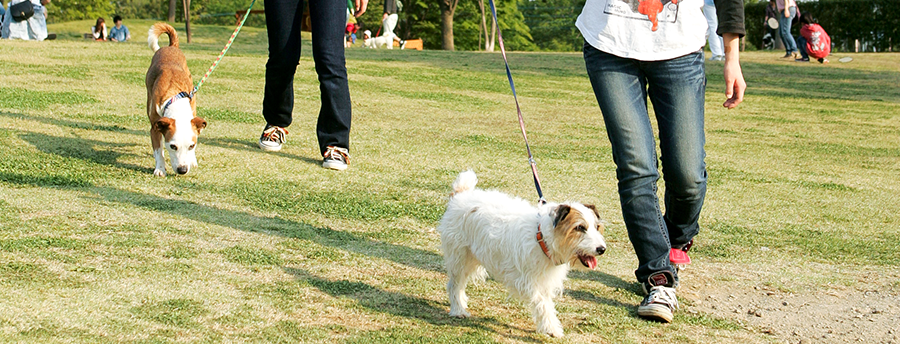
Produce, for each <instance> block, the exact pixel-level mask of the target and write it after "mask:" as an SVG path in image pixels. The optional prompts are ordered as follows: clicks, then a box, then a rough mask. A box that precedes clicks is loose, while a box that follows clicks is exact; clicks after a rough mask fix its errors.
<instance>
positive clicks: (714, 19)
mask: <svg viewBox="0 0 900 344" xmlns="http://www.w3.org/2000/svg"><path fill="white" fill-rule="evenodd" d="M704 1H705V2H704V3H703V15H704V16H706V24H707V26H709V29H707V30H706V37H707V40H708V41H709V51H710V52H711V53H712V56H711V57H710V58H709V60H710V61H725V46H724V45H725V43H724V41H723V40H722V36H719V35H718V34H716V28H718V27H719V17H718V16H716V3H715V1H714V0H704Z"/></svg>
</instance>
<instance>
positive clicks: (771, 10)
mask: <svg viewBox="0 0 900 344" xmlns="http://www.w3.org/2000/svg"><path fill="white" fill-rule="evenodd" d="M769 19H775V22H776V23H777V22H778V5H777V4H775V0H769V5H767V6H766V18H765V19H764V21H763V25H765V27H766V33H767V34H769V36H770V37H772V39H774V38H775V28H773V27H772V26H771V25H769ZM776 27H777V25H776Z"/></svg>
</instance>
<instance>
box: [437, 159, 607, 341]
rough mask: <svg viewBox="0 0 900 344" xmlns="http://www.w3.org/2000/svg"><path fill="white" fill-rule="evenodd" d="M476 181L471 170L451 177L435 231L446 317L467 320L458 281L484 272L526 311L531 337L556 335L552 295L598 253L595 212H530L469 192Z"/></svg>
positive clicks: (550, 208) (577, 207)
mask: <svg viewBox="0 0 900 344" xmlns="http://www.w3.org/2000/svg"><path fill="white" fill-rule="evenodd" d="M477 182H478V178H477V177H476V176H475V172H472V171H465V172H463V173H460V174H459V177H457V179H456V181H454V182H453V193H452V194H451V195H450V202H449V203H448V204H447V212H445V213H444V217H443V218H442V219H441V222H440V224H439V225H438V230H439V231H440V233H441V250H442V251H443V252H444V265H445V266H446V268H447V275H448V277H449V278H450V281H449V282H447V293H448V294H449V297H450V315H451V316H455V317H461V318H465V317H469V316H471V315H470V314H469V312H467V311H466V308H467V302H468V297H466V291H465V289H466V283H467V282H468V280H469V279H472V280H473V281H483V280H484V279H485V278H486V277H487V275H488V274H490V275H491V277H493V278H494V279H495V280H497V281H498V282H500V283H503V285H505V286H506V288H507V289H509V291H510V293H511V294H512V295H513V296H516V297H518V298H520V299H522V300H524V301H526V302H528V303H529V304H530V305H531V306H532V307H533V316H534V322H535V326H536V328H537V331H538V332H539V333H545V334H548V335H550V336H552V337H562V335H563V329H562V325H561V324H560V322H559V319H558V318H557V317H556V308H555V307H554V305H553V297H555V296H557V295H559V294H561V293H562V291H563V281H565V280H566V274H568V272H569V268H570V266H571V264H575V262H580V263H581V264H582V265H584V266H586V267H588V268H591V269H593V268H595V267H596V266H597V256H599V255H601V254H603V252H605V251H606V242H605V241H604V240H603V235H602V234H601V230H603V226H602V224H600V221H599V216H598V215H597V211H596V208H594V206H593V205H582V204H580V203H574V202H573V203H564V204H555V203H547V204H543V205H540V206H538V207H534V206H532V205H531V204H529V203H528V202H527V201H525V200H523V199H520V198H513V197H510V196H507V195H505V194H503V193H501V192H499V191H485V190H481V189H476V188H475V184H476V183H477ZM541 239H543V240H541Z"/></svg>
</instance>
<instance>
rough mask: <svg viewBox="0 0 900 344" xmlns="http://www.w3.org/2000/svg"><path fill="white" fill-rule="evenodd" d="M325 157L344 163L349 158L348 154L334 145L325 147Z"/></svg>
mask: <svg viewBox="0 0 900 344" xmlns="http://www.w3.org/2000/svg"><path fill="white" fill-rule="evenodd" d="M325 159H334V160H340V161H343V162H344V163H346V162H347V161H348V160H350V155H348V154H347V153H346V152H344V150H343V149H340V148H338V147H335V146H328V148H325Z"/></svg>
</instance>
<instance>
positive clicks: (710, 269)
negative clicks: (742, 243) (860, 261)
mask: <svg viewBox="0 0 900 344" xmlns="http://www.w3.org/2000/svg"><path fill="white" fill-rule="evenodd" d="M681 276H682V279H683V280H682V281H683V283H682V285H683V286H685V288H680V289H681V290H679V297H680V298H683V299H684V300H685V301H686V302H685V303H686V304H688V305H689V306H687V307H685V309H684V310H685V311H687V312H704V313H710V314H714V315H716V316H719V317H722V318H726V319H730V320H734V321H737V322H739V323H741V324H742V325H743V326H744V327H746V328H748V329H750V330H751V331H755V332H759V333H764V334H767V335H769V336H771V338H772V339H773V341H774V342H780V343H804V344H806V343H891V344H900V269H898V268H896V267H879V269H878V270H871V271H861V270H858V269H854V268H848V267H839V266H833V265H817V264H805V266H803V267H793V266H781V267H771V266H758V265H749V266H747V265H738V264H721V263H695V264H693V265H692V266H690V267H689V269H688V270H685V271H684V272H683V273H682V274H681Z"/></svg>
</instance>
